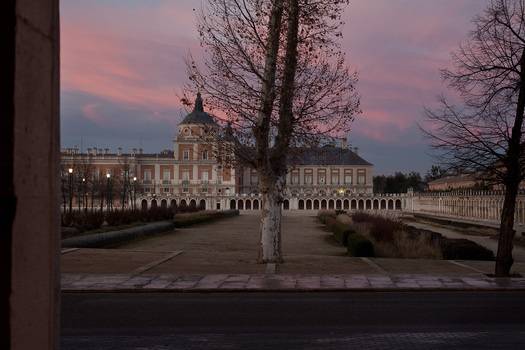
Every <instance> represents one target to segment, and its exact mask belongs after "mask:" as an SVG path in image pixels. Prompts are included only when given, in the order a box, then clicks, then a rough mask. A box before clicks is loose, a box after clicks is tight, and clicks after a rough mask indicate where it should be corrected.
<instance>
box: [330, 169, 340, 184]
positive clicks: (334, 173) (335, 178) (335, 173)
mask: <svg viewBox="0 0 525 350" xmlns="http://www.w3.org/2000/svg"><path fill="white" fill-rule="evenodd" d="M331 180H332V182H331V183H332V185H339V170H337V171H332V178H331Z"/></svg>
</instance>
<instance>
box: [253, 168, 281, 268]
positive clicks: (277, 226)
mask: <svg viewBox="0 0 525 350" xmlns="http://www.w3.org/2000/svg"><path fill="white" fill-rule="evenodd" d="M261 180H262V181H261V184H262V187H263V188H262V191H261V192H262V204H261V205H262V212H261V225H260V236H261V239H260V249H259V262H260V263H281V262H283V257H282V250H281V218H282V213H281V204H282V202H283V191H284V183H285V176H280V177H266V178H264V179H261Z"/></svg>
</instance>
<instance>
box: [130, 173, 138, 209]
mask: <svg viewBox="0 0 525 350" xmlns="http://www.w3.org/2000/svg"><path fill="white" fill-rule="evenodd" d="M136 201H137V177H136V176H133V198H132V199H131V206H132V208H133V210H135V209H137V203H136Z"/></svg>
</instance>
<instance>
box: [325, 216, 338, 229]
mask: <svg viewBox="0 0 525 350" xmlns="http://www.w3.org/2000/svg"><path fill="white" fill-rule="evenodd" d="M324 224H325V226H326V229H327V230H328V231H331V232H333V231H334V226H335V225H337V220H336V218H334V217H332V216H329V217H327V218H326V219H325V222H324Z"/></svg>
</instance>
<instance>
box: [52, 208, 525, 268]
mask: <svg viewBox="0 0 525 350" xmlns="http://www.w3.org/2000/svg"><path fill="white" fill-rule="evenodd" d="M258 225H259V217H258V215H257V213H243V214H242V215H240V216H236V217H231V218H226V219H223V220H219V221H216V222H213V223H208V224H200V225H195V226H191V227H188V228H177V229H175V230H173V231H170V232H164V233H162V234H158V235H154V236H151V237H148V238H144V239H139V240H134V241H130V242H127V243H124V244H121V245H119V246H116V247H106V248H103V249H91V248H81V249H64V250H63V251H62V256H61V260H62V261H61V265H62V267H61V269H62V272H63V273H64V275H68V274H70V275H91V274H127V275H133V276H139V275H163V274H170V275H179V276H188V275H200V276H204V275H216V274H250V275H254V274H255V275H259V274H283V275H379V276H390V275H403V274H410V275H433V276H470V275H483V274H488V273H491V272H492V271H493V268H494V262H490V261H453V260H450V261H447V260H426V259H387V258H357V257H349V256H347V255H346V249H345V248H344V247H342V246H340V245H339V244H338V243H337V242H336V241H335V240H334V239H333V236H332V234H331V233H330V232H327V231H325V230H324V228H323V226H322V225H321V224H320V223H319V222H318V221H317V219H316V217H315V214H314V213H313V212H312V213H307V212H302V213H297V212H296V213H292V212H289V213H286V215H285V216H284V217H283V251H284V255H285V262H284V264H281V265H279V266H277V267H275V266H266V265H262V264H257V252H258V239H259V233H258ZM522 250H523V248H520V247H517V248H516V251H517V253H518V254H516V255H517V258H516V260H517V261H516V263H515V264H514V271H515V272H517V273H525V261H523V260H522V259H521V257H522V256H523V254H521V253H522Z"/></svg>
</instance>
